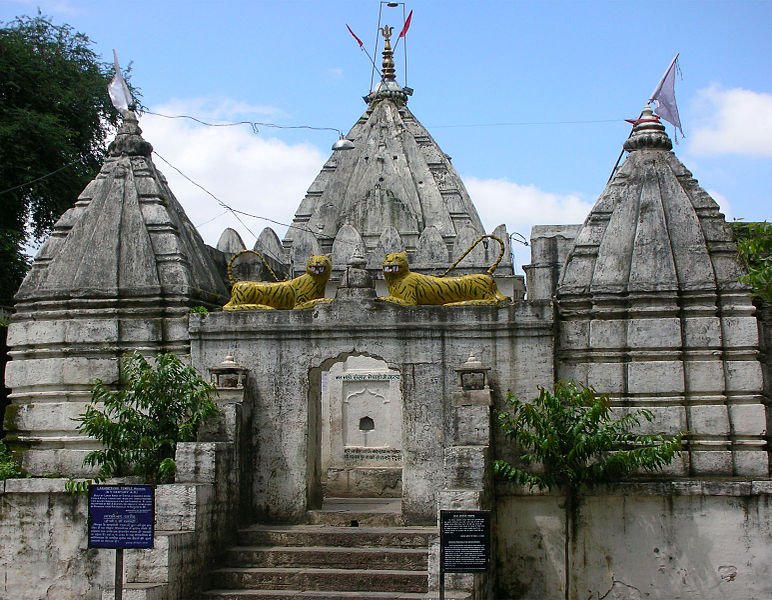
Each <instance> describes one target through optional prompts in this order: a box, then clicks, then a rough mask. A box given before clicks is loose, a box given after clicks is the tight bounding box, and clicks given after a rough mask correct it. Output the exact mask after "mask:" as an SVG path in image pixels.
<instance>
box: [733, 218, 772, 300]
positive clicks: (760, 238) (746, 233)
mask: <svg viewBox="0 0 772 600" xmlns="http://www.w3.org/2000/svg"><path fill="white" fill-rule="evenodd" d="M732 227H733V229H734V232H735V235H736V236H737V251H738V252H739V253H740V257H741V258H742V259H743V262H744V263H745V266H746V268H747V269H748V274H747V275H743V276H742V277H740V281H742V282H743V283H747V284H748V285H749V286H750V287H751V290H753V293H754V295H756V296H758V297H760V298H763V299H764V300H766V301H767V302H772V223H767V222H766V221H764V222H763V223H743V222H739V223H738V222H735V223H733V224H732Z"/></svg>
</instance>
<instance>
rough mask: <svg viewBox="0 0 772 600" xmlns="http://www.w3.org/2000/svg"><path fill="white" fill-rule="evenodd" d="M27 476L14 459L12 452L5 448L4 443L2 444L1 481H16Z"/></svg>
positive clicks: (0, 449)
mask: <svg viewBox="0 0 772 600" xmlns="http://www.w3.org/2000/svg"><path fill="white" fill-rule="evenodd" d="M25 476H26V475H25V473H24V471H22V469H21V467H19V464H18V463H17V462H16V460H15V459H14V458H13V455H12V454H11V451H10V450H8V448H6V447H5V444H3V442H0V480H3V479H16V478H19V477H25Z"/></svg>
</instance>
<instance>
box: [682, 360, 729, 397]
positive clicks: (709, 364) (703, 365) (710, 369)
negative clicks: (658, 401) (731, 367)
mask: <svg viewBox="0 0 772 600" xmlns="http://www.w3.org/2000/svg"><path fill="white" fill-rule="evenodd" d="M684 368H685V370H686V389H687V390H689V392H690V393H698V392H712V393H714V394H715V393H721V392H723V390H724V364H723V363H722V362H721V361H719V360H711V361H694V360H689V361H685V362H684Z"/></svg>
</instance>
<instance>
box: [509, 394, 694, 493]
mask: <svg viewBox="0 0 772 600" xmlns="http://www.w3.org/2000/svg"><path fill="white" fill-rule="evenodd" d="M507 400H508V402H509V404H510V406H511V408H512V412H500V413H499V414H498V423H499V425H500V427H501V428H502V430H503V431H504V435H505V436H506V437H507V438H508V439H510V440H512V441H513V442H514V443H515V445H516V447H517V449H518V452H519V454H518V459H519V460H518V464H517V465H513V464H511V463H509V462H507V461H505V460H497V461H496V462H495V463H494V469H495V471H496V473H497V474H499V475H502V476H504V477H506V478H508V479H511V480H513V481H516V482H518V483H520V484H523V485H527V486H529V487H537V488H539V489H550V488H552V487H557V488H560V489H562V490H564V491H565V492H566V493H567V494H571V493H573V492H575V491H576V490H578V489H579V488H580V487H581V486H587V487H591V486H592V485H595V484H597V483H603V482H611V481H618V480H620V479H622V478H624V477H625V476H627V475H629V474H630V473H633V472H639V471H652V470H658V469H661V468H662V467H664V466H666V465H667V464H669V463H670V462H671V461H672V460H673V458H674V457H675V455H676V453H677V452H678V451H679V450H680V449H681V438H682V435H681V434H679V435H676V436H675V437H672V438H671V437H667V436H663V435H639V434H635V433H631V430H632V429H633V428H635V427H637V426H638V425H640V424H641V421H642V420H646V421H651V420H652V414H651V412H649V411H648V410H643V409H641V410H637V411H634V412H630V413H628V414H627V415H625V416H623V417H620V418H614V417H613V415H612V414H611V404H610V401H609V397H608V396H605V395H599V394H597V393H596V392H595V390H593V389H592V388H591V387H584V386H579V385H576V384H574V383H565V382H559V383H557V384H556V386H555V392H554V393H553V392H550V391H548V390H546V389H544V388H540V391H539V396H538V397H537V398H535V399H534V400H533V401H532V402H523V401H521V400H519V399H518V398H516V397H515V396H512V395H511V394H510V396H509V398H508V399H507Z"/></svg>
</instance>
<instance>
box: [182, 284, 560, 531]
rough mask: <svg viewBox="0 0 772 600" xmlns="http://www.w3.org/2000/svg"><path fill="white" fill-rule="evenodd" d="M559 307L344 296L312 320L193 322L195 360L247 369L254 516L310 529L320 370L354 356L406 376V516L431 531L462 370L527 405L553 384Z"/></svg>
mask: <svg viewBox="0 0 772 600" xmlns="http://www.w3.org/2000/svg"><path fill="white" fill-rule="evenodd" d="M552 329H553V323H552V306H551V304H550V303H534V304H528V305H526V304H514V305H510V306H506V307H501V308H497V307H488V306H467V307H453V308H443V307H431V306H422V307H410V308H405V307H399V306H395V305H392V304H389V303H382V302H377V301H373V300H369V299H345V300H344V299H341V298H339V299H337V300H335V301H333V302H330V303H328V304H323V305H320V306H318V307H316V308H314V309H313V310H307V311H250V312H231V313H227V312H222V313H211V314H209V315H202V316H194V317H191V354H192V357H193V361H194V365H195V366H196V367H198V368H199V369H203V368H205V367H206V366H208V365H212V364H216V363H217V362H219V361H220V360H222V357H223V356H225V355H227V354H231V355H232V356H233V357H234V358H235V360H236V362H238V363H240V364H241V365H242V366H244V367H246V368H248V369H249V370H250V377H249V381H248V388H249V392H250V397H251V398H252V399H253V400H252V402H253V405H252V406H251V410H252V413H253V415H254V420H253V421H254V426H253V431H252V439H253V440H254V442H255V444H256V453H255V459H254V484H253V495H252V501H253V504H252V510H253V513H254V515H253V516H254V517H255V518H257V519H261V520H269V521H301V520H302V519H303V518H304V517H305V512H306V510H307V509H308V508H309V507H314V506H315V505H317V504H318V503H319V502H320V501H321V487H320V481H321V473H320V470H321V461H320V456H321V452H320V443H321V442H320V437H321V435H320V432H321V425H320V415H321V412H322V411H321V407H320V403H321V391H320V388H321V373H322V372H323V371H325V370H328V369H330V368H331V367H332V366H333V365H334V364H335V363H336V362H339V361H343V360H345V359H346V358H347V357H349V356H356V355H365V356H370V357H374V358H378V359H381V360H383V361H385V362H386V364H387V365H388V367H389V368H391V369H395V370H396V371H398V372H399V373H400V375H401V379H400V383H401V394H402V401H403V410H402V417H403V422H402V435H403V443H402V450H403V461H404V462H403V464H404V471H403V495H402V501H403V511H404V515H405V517H406V519H407V520H408V521H409V522H434V521H435V519H436V498H437V493H438V490H440V489H442V486H443V448H444V447H445V445H446V437H447V435H448V431H449V429H450V427H451V420H452V419H451V414H450V406H451V393H452V392H453V391H455V389H456V373H455V371H454V369H455V368H456V367H458V366H460V365H461V364H463V363H464V362H465V361H466V359H467V358H468V357H469V354H470V353H471V352H473V353H474V354H475V355H476V356H477V357H478V358H479V359H480V361H482V362H483V363H484V364H485V365H487V366H490V367H492V371H491V376H490V379H491V387H492V388H493V389H494V398H495V399H496V401H498V402H500V403H501V402H502V401H503V397H504V396H505V395H506V391H507V390H511V391H513V392H515V393H517V394H520V395H522V396H525V397H529V396H532V395H533V394H534V393H536V388H537V386H538V385H549V384H550V383H551V382H552V381H553V362H552V356H553V352H554V348H553V336H552Z"/></svg>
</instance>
